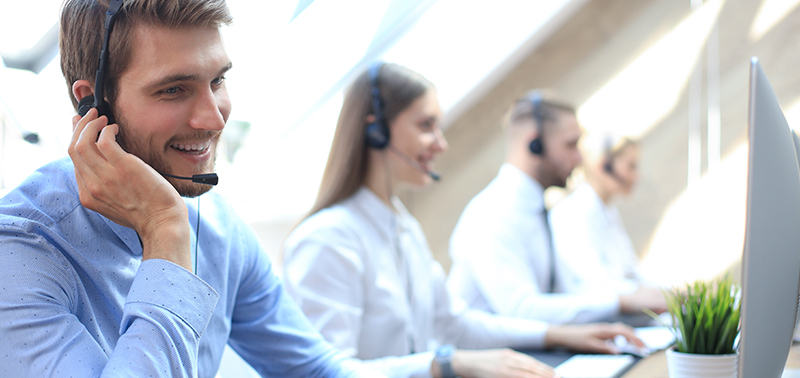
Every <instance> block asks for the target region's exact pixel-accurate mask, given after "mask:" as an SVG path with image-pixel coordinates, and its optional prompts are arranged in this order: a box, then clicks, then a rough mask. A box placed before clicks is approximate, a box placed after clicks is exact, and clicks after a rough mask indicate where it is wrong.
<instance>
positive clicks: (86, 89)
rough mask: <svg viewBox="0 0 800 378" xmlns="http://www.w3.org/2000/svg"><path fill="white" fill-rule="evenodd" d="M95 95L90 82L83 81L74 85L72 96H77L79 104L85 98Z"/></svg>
mask: <svg viewBox="0 0 800 378" xmlns="http://www.w3.org/2000/svg"><path fill="white" fill-rule="evenodd" d="M93 94H94V88H92V85H91V84H90V83H89V81H88V80H83V79H81V80H78V81H76V82H74V83H72V95H73V96H75V99H77V100H78V102H80V101H81V99H83V98H84V97H86V96H91V95H93Z"/></svg>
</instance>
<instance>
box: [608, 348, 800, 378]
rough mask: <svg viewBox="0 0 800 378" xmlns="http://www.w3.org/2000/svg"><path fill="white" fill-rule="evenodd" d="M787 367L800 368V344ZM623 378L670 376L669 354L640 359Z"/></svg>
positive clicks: (661, 352) (667, 377)
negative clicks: (668, 368)
mask: <svg viewBox="0 0 800 378" xmlns="http://www.w3.org/2000/svg"><path fill="white" fill-rule="evenodd" d="M786 367H789V368H794V369H800V344H792V348H791V349H790V350H789V359H788V360H787V361H786ZM622 378H669V375H668V373H667V355H666V353H665V352H664V351H663V350H662V351H660V352H657V353H653V354H652V355H650V356H649V357H647V358H645V359H643V360H641V361H639V362H638V363H637V364H636V365H633V367H632V368H631V369H630V370H628V372H627V373H625V375H623V376H622Z"/></svg>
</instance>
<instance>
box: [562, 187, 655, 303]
mask: <svg viewBox="0 0 800 378" xmlns="http://www.w3.org/2000/svg"><path fill="white" fill-rule="evenodd" d="M550 225H551V227H552V232H553V245H554V246H555V250H556V253H557V254H558V256H559V259H560V261H563V262H564V263H565V264H566V265H567V268H568V272H569V273H570V274H568V276H569V277H568V278H567V277H565V278H566V279H565V281H564V282H563V284H564V289H565V291H567V292H581V291H586V290H590V289H594V288H598V287H610V288H611V289H613V290H614V291H616V292H617V293H620V294H625V293H629V292H632V291H634V290H636V288H637V287H638V285H639V281H640V279H641V277H640V274H639V271H638V269H637V264H638V258H637V256H636V251H635V250H634V248H633V243H632V242H631V239H630V237H629V236H628V233H627V232H626V231H625V226H624V225H623V224H622V218H621V217H620V215H619V212H618V211H617V209H616V207H614V206H613V205H607V204H605V203H604V202H603V201H602V200H601V199H600V197H599V196H598V195H597V193H596V192H595V191H594V189H592V187H591V186H590V185H589V184H583V185H581V186H579V187H578V188H577V189H575V191H574V192H573V193H572V194H570V195H569V196H567V197H566V198H564V199H563V200H561V201H560V202H559V203H558V204H556V206H555V207H553V210H552V211H550Z"/></svg>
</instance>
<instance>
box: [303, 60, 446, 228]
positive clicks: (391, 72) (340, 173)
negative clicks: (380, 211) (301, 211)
mask: <svg viewBox="0 0 800 378" xmlns="http://www.w3.org/2000/svg"><path fill="white" fill-rule="evenodd" d="M377 79H378V80H377V83H378V89H379V91H380V96H381V100H382V103H383V109H382V110H383V115H384V119H385V120H386V122H387V127H388V126H389V125H391V124H392V122H393V121H394V119H395V117H397V115H398V114H400V113H401V112H402V111H403V110H405V109H406V108H408V107H409V106H410V105H411V104H412V103H413V102H414V101H415V100H416V99H417V98H419V97H421V96H423V95H424V94H425V93H426V92H427V91H428V89H431V88H433V84H432V83H431V82H430V81H428V80H427V79H425V78H424V77H423V76H422V75H420V74H418V73H416V72H414V71H412V70H410V69H408V68H406V67H403V66H400V65H397V64H392V63H385V64H383V65H382V67H381V68H380V70H379V71H378V76H377ZM371 87H372V83H371V80H370V77H369V72H368V71H365V72H364V73H362V74H361V75H359V76H358V77H357V78H356V80H355V81H354V82H353V84H352V85H351V86H350V88H349V89H348V90H347V94H346V95H345V98H344V104H343V105H342V111H341V113H339V121H338V122H337V124H336V132H335V133H334V136H333V144H332V145H331V152H330V154H329V155H328V164H327V165H326V166H325V172H324V173H323V174H322V183H321V184H320V187H319V193H318V194H317V200H316V202H315V203H314V206H313V207H312V208H311V211H310V212H309V213H308V215H309V216H310V215H312V214H314V213H316V212H318V211H320V210H322V209H324V208H327V207H329V206H331V205H333V204H336V203H337V202H339V201H341V200H343V199H345V198H347V197H350V196H351V195H353V194H354V193H355V192H356V191H357V190H358V188H360V187H361V186H362V185H363V184H364V180H365V179H366V174H367V170H368V168H369V161H368V149H367V145H366V142H365V138H366V127H367V116H369V115H370V114H373V109H372V97H371V92H370V90H371Z"/></svg>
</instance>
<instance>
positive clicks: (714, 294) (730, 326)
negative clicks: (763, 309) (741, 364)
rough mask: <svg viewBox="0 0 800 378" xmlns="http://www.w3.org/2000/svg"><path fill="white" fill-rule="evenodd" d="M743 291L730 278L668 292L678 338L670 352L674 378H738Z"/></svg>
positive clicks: (668, 300)
mask: <svg viewBox="0 0 800 378" xmlns="http://www.w3.org/2000/svg"><path fill="white" fill-rule="evenodd" d="M739 292H740V289H739V288H738V287H737V286H736V285H734V284H733V281H732V280H731V278H730V276H729V275H727V276H725V278H723V279H721V280H718V281H715V282H704V281H696V282H694V283H691V284H688V285H687V286H686V287H685V288H683V289H678V288H673V289H672V290H669V291H666V292H665V293H664V295H665V298H666V301H667V309H668V311H669V315H670V317H671V319H672V324H671V325H668V327H669V328H670V329H671V330H672V333H673V335H674V336H675V345H674V346H672V347H670V348H669V349H667V368H668V369H669V376H670V378H700V377H703V378H706V377H720V378H723V377H724V378H736V375H737V369H738V366H737V365H738V357H739V355H738V352H737V347H738V345H737V343H738V335H739V330H740V328H739V316H740V309H741V300H740V295H739ZM650 315H651V316H654V315H655V314H653V313H651V314H650Z"/></svg>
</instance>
